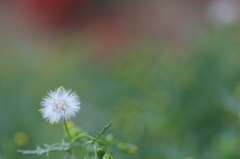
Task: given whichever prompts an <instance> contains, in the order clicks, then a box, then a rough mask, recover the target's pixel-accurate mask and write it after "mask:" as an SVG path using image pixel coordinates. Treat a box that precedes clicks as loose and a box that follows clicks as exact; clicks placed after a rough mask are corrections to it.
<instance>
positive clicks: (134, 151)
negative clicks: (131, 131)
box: [128, 145, 137, 155]
mask: <svg viewBox="0 0 240 159" xmlns="http://www.w3.org/2000/svg"><path fill="white" fill-rule="evenodd" d="M128 153H129V154H131V155H134V154H136V153H137V147H136V146H134V145H133V146H131V147H130V148H129V149H128Z"/></svg>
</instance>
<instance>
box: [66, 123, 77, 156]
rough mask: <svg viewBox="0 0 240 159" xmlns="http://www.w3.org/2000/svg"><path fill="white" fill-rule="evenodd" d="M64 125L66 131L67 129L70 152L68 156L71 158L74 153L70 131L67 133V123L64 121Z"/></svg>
mask: <svg viewBox="0 0 240 159" xmlns="http://www.w3.org/2000/svg"><path fill="white" fill-rule="evenodd" d="M64 126H65V129H66V131H67V135H68V140H69V154H70V156H71V157H72V158H75V157H74V155H73V154H72V151H71V150H72V144H73V143H72V138H71V136H70V133H69V130H68V127H67V123H66V122H65V123H64Z"/></svg>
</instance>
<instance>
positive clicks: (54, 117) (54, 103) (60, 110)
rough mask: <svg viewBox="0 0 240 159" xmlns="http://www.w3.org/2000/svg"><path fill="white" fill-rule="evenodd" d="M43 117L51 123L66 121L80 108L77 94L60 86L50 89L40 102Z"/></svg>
mask: <svg viewBox="0 0 240 159" xmlns="http://www.w3.org/2000/svg"><path fill="white" fill-rule="evenodd" d="M41 105H42V107H43V108H42V109H40V110H39V111H41V112H42V115H43V118H44V119H47V120H48V121H49V122H50V123H51V124H55V123H59V122H67V121H68V120H70V118H71V117H74V116H75V113H77V112H78V111H79V110H80V101H79V99H78V96H77V95H76V94H75V93H74V92H72V91H71V90H65V89H64V88H63V87H62V86H61V87H59V88H58V89H56V90H55V91H50V92H49V93H48V95H47V96H46V97H45V98H43V101H42V102H41Z"/></svg>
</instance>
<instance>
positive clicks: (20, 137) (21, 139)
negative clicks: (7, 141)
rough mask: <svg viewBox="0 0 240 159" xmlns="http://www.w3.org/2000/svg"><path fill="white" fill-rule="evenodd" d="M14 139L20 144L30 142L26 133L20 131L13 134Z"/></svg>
mask: <svg viewBox="0 0 240 159" xmlns="http://www.w3.org/2000/svg"><path fill="white" fill-rule="evenodd" d="M13 138H14V141H15V142H16V143H17V144H18V145H20V146H24V145H26V144H27V143H28V136H27V134H26V133H24V132H21V131H18V132H16V133H15V134H14V135H13Z"/></svg>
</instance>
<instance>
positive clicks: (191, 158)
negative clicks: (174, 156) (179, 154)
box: [184, 156, 196, 159]
mask: <svg viewBox="0 0 240 159" xmlns="http://www.w3.org/2000/svg"><path fill="white" fill-rule="evenodd" d="M184 159H196V158H195V157H191V156H188V157H185V158H184Z"/></svg>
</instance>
